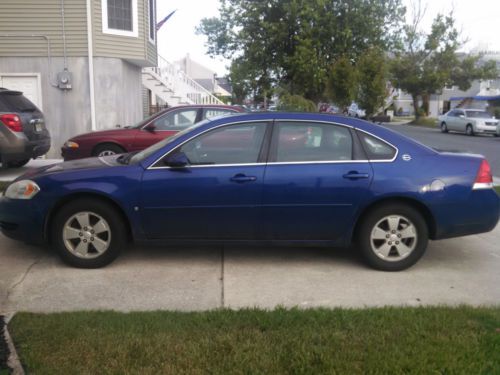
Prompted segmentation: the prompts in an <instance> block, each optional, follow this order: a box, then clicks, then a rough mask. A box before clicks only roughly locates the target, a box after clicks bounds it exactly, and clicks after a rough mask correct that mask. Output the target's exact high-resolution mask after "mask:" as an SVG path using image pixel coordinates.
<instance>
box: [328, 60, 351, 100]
mask: <svg viewBox="0 0 500 375" xmlns="http://www.w3.org/2000/svg"><path fill="white" fill-rule="evenodd" d="M357 82H358V74H357V71H356V68H355V67H354V65H353V63H352V62H351V61H350V60H349V58H348V57H347V56H341V57H339V59H338V60H337V61H336V62H335V63H334V64H332V66H331V69H330V75H329V77H328V85H327V90H326V95H327V97H328V98H329V99H331V100H332V101H333V102H334V103H335V104H337V105H339V106H340V107H341V108H345V107H347V106H349V105H350V104H351V102H352V101H353V100H354V99H355V97H356V94H357V90H356V89H357Z"/></svg>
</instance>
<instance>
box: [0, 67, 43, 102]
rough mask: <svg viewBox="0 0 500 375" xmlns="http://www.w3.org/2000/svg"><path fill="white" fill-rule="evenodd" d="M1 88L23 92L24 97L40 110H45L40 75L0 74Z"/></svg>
mask: <svg viewBox="0 0 500 375" xmlns="http://www.w3.org/2000/svg"><path fill="white" fill-rule="evenodd" d="M0 87H4V88H6V89H9V90H17V91H22V92H23V94H24V96H26V97H27V98H28V99H29V100H31V101H32V102H33V103H34V104H35V105H36V106H37V107H38V108H40V110H43V108H42V98H41V95H40V92H41V90H40V77H39V76H38V75H11V74H0Z"/></svg>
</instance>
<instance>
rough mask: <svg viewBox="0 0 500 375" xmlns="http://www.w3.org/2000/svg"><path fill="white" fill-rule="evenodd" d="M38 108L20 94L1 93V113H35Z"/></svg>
mask: <svg viewBox="0 0 500 375" xmlns="http://www.w3.org/2000/svg"><path fill="white" fill-rule="evenodd" d="M35 111H38V108H37V107H36V106H35V105H34V104H33V103H32V102H31V101H30V100H29V99H27V98H26V97H25V96H23V95H22V94H20V93H0V112H35Z"/></svg>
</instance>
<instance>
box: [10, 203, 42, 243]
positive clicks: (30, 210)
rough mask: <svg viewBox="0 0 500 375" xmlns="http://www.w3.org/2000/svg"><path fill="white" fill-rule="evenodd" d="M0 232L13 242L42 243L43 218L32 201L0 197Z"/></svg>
mask: <svg viewBox="0 0 500 375" xmlns="http://www.w3.org/2000/svg"><path fill="white" fill-rule="evenodd" d="M0 230H1V232H2V233H3V234H4V235H5V236H7V237H9V238H12V239H14V240H19V241H23V242H27V243H30V244H42V243H44V218H43V215H42V214H41V212H40V210H39V209H38V207H37V206H36V205H35V204H34V202H33V201H32V200H29V201H27V200H18V199H9V198H6V197H4V196H2V197H0Z"/></svg>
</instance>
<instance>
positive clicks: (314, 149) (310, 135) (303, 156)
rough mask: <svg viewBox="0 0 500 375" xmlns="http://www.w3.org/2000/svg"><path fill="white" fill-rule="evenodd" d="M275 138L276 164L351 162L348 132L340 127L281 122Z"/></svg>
mask: <svg viewBox="0 0 500 375" xmlns="http://www.w3.org/2000/svg"><path fill="white" fill-rule="evenodd" d="M276 137H277V142H276V162H315V161H341V160H352V153H353V144H352V137H351V133H350V131H349V129H347V128H345V127H342V126H337V125H331V124H320V123H280V124H278V125H277V130H276Z"/></svg>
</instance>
